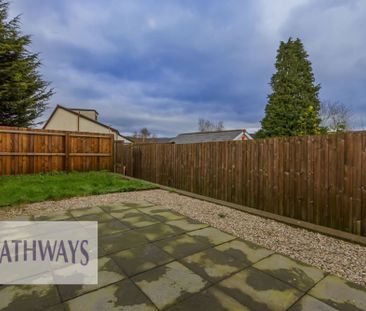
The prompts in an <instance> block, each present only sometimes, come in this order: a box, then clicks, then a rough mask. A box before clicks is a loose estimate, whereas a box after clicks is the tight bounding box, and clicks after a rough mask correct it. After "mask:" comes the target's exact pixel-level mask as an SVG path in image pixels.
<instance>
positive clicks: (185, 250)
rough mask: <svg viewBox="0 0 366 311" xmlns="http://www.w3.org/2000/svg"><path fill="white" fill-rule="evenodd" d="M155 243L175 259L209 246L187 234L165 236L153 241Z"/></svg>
mask: <svg viewBox="0 0 366 311" xmlns="http://www.w3.org/2000/svg"><path fill="white" fill-rule="evenodd" d="M155 244H156V245H157V246H159V247H160V248H162V249H163V250H164V251H165V252H167V253H169V254H170V255H172V256H173V257H174V258H176V259H179V258H182V257H185V256H188V255H190V254H193V253H196V252H199V251H201V250H203V249H206V248H208V247H210V245H209V244H206V243H203V242H201V241H200V240H198V239H196V238H194V237H191V236H189V235H187V234H182V235H178V236H174V237H171V238H167V239H164V240H161V241H158V242H155Z"/></svg>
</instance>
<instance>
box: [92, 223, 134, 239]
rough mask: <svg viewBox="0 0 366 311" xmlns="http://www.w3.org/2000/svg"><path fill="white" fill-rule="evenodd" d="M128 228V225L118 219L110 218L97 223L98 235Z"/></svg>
mask: <svg viewBox="0 0 366 311" xmlns="http://www.w3.org/2000/svg"><path fill="white" fill-rule="evenodd" d="M127 230H130V227H128V226H126V225H124V224H122V223H121V222H120V221H119V220H118V219H112V220H109V221H106V222H103V223H99V224H98V236H99V237H102V236H105V235H111V234H114V233H118V232H123V231H127Z"/></svg>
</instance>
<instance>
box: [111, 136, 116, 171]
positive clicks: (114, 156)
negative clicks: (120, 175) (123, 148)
mask: <svg viewBox="0 0 366 311" xmlns="http://www.w3.org/2000/svg"><path fill="white" fill-rule="evenodd" d="M111 171H112V172H114V173H115V172H116V152H115V141H114V135H113V134H112V135H111Z"/></svg>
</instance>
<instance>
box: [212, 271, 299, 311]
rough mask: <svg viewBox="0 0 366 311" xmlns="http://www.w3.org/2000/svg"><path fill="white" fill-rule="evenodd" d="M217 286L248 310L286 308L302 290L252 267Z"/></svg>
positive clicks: (264, 310)
mask: <svg viewBox="0 0 366 311" xmlns="http://www.w3.org/2000/svg"><path fill="white" fill-rule="evenodd" d="M218 287H219V288H220V289H221V290H223V291H224V292H225V293H226V294H228V295H229V296H231V297H233V298H234V299H236V300H237V301H239V302H240V303H241V304H243V305H245V306H246V307H248V308H249V309H250V310H263V311H266V310H274V311H277V310H278V311H280V310H286V309H288V308H289V307H291V306H292V305H293V304H294V303H295V302H296V301H297V300H298V299H299V298H300V297H301V296H302V295H303V292H301V291H299V290H297V289H296V288H294V287H292V286H290V285H288V284H286V283H285V282H282V281H280V280H278V279H276V278H274V277H272V276H270V275H268V274H266V273H263V272H261V271H259V270H257V269H254V268H251V267H249V268H247V269H245V270H242V271H240V272H238V273H236V274H234V275H233V276H231V277H229V278H227V279H225V280H223V281H222V282H220V283H218Z"/></svg>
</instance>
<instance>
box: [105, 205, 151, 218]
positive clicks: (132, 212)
mask: <svg viewBox="0 0 366 311" xmlns="http://www.w3.org/2000/svg"><path fill="white" fill-rule="evenodd" d="M110 215H111V216H113V217H115V218H117V219H119V220H122V219H125V218H131V217H135V216H143V215H145V214H144V213H142V212H140V211H139V210H137V209H135V208H130V209H128V210H123V209H122V210H115V211H113V212H111V213H110Z"/></svg>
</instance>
